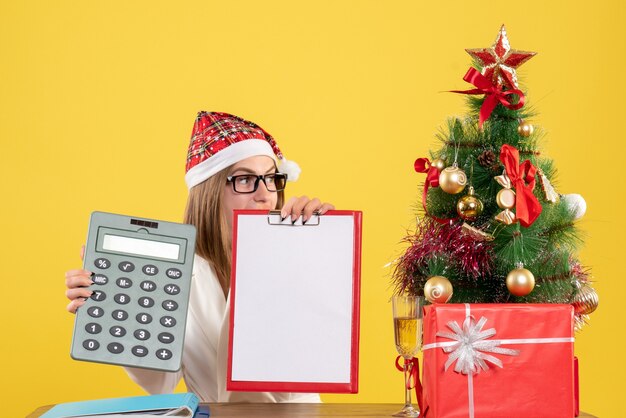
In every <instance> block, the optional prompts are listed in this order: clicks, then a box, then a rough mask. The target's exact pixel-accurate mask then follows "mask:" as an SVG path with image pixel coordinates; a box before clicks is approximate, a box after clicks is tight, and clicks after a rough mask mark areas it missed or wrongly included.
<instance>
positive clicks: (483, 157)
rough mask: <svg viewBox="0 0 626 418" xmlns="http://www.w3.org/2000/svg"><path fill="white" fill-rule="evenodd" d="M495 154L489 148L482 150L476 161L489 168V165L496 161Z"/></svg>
mask: <svg viewBox="0 0 626 418" xmlns="http://www.w3.org/2000/svg"><path fill="white" fill-rule="evenodd" d="M496 158H497V157H496V154H495V153H494V152H493V151H491V150H490V149H488V150H485V151H483V152H482V153H481V154H480V155H479V156H478V163H479V164H480V165H482V166H483V167H485V168H491V166H492V165H493V164H494V163H495V162H496Z"/></svg>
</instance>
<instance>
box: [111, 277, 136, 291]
mask: <svg viewBox="0 0 626 418" xmlns="http://www.w3.org/2000/svg"><path fill="white" fill-rule="evenodd" d="M115 283H117V285H118V286H119V287H121V288H122V289H128V288H129V287H131V286H132V285H133V281H132V280H130V279H129V278H128V277H120V278H119V279H117V280H116V281H115Z"/></svg>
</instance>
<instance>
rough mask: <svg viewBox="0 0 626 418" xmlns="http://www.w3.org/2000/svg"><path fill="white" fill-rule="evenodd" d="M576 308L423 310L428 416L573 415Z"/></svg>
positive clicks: (524, 306) (453, 307) (455, 306)
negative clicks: (574, 324)
mask: <svg viewBox="0 0 626 418" xmlns="http://www.w3.org/2000/svg"><path fill="white" fill-rule="evenodd" d="M573 314H574V312H573V308H572V306H571V305H560V304H434V305H429V306H426V307H425V308H424V324H423V325H424V345H423V353H424V367H423V406H422V412H423V416H424V417H425V418H453V417H475V418H487V417H488V418H496V417H497V418H505V417H506V418H512V417H533V418H541V417H546V418H547V417H549V418H560V417H567V418H571V417H574V326H573Z"/></svg>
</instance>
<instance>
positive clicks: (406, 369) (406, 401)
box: [404, 359, 413, 408]
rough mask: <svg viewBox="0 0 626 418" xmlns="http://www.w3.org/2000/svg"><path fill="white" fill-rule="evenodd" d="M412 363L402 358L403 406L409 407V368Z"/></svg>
mask: <svg viewBox="0 0 626 418" xmlns="http://www.w3.org/2000/svg"><path fill="white" fill-rule="evenodd" d="M412 367H413V363H412V362H410V361H407V359H404V407H405V408H410V407H411V406H412V405H411V368H412Z"/></svg>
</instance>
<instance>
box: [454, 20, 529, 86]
mask: <svg viewBox="0 0 626 418" xmlns="http://www.w3.org/2000/svg"><path fill="white" fill-rule="evenodd" d="M465 51H467V53H468V54H470V55H471V56H472V57H474V58H475V59H477V60H478V61H480V63H481V64H482V67H483V68H482V71H481V73H482V75H484V76H485V77H487V78H488V79H489V80H491V81H492V82H493V84H495V85H497V86H505V87H509V88H513V89H517V88H518V85H517V74H516V73H515V69H516V68H517V67H519V66H520V65H522V64H523V63H525V62H526V61H528V60H529V59H531V58H532V57H533V56H534V55H535V54H536V52H527V51H517V50H515V49H511V44H509V39H508V38H507V37H506V29H505V28H504V25H502V27H501V28H500V32H498V36H497V37H496V41H495V42H494V44H493V46H492V47H491V48H477V49H466V50H465Z"/></svg>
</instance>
